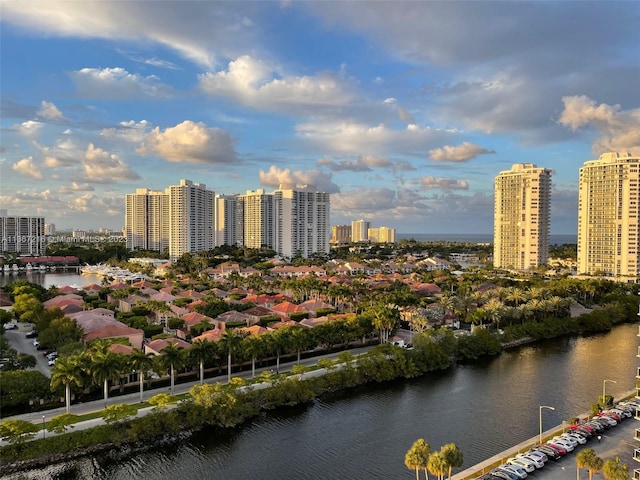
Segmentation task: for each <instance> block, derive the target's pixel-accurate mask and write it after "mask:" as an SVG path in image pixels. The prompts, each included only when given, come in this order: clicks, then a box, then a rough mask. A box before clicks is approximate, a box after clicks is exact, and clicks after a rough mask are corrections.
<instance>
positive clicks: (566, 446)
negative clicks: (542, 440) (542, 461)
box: [549, 437, 578, 452]
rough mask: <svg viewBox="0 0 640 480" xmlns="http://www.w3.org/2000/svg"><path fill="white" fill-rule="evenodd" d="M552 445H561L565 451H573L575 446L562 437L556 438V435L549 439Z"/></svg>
mask: <svg viewBox="0 0 640 480" xmlns="http://www.w3.org/2000/svg"><path fill="white" fill-rule="evenodd" d="M549 443H551V444H552V445H560V446H561V447H564V449H565V450H566V451H567V452H573V450H574V448H575V446H574V445H573V444H572V443H571V442H569V441H568V440H565V439H563V438H558V437H554V438H552V439H551V441H550V442H549ZM577 444H578V442H576V445H577Z"/></svg>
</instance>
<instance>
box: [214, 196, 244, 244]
mask: <svg viewBox="0 0 640 480" xmlns="http://www.w3.org/2000/svg"><path fill="white" fill-rule="evenodd" d="M214 215H215V219H216V228H215V230H216V240H215V241H216V246H220V245H242V232H243V230H244V229H243V227H242V215H241V212H239V207H238V195H216V197H215V214H214Z"/></svg>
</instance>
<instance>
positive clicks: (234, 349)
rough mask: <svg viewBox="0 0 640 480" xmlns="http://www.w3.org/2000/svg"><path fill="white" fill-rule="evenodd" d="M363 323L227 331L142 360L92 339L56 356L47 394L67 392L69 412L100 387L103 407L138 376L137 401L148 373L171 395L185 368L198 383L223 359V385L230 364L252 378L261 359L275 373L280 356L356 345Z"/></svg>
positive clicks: (361, 320) (170, 346)
mask: <svg viewBox="0 0 640 480" xmlns="http://www.w3.org/2000/svg"><path fill="white" fill-rule="evenodd" d="M371 328H372V327H371V326H370V325H369V324H368V323H367V321H366V319H364V318H358V317H353V318H349V319H346V320H334V321H330V322H326V323H324V324H321V325H319V326H317V327H315V328H313V329H310V328H307V327H303V326H300V325H291V326H284V327H282V328H279V329H278V330H274V331H272V332H269V333H265V334H262V335H246V334H244V332H241V331H237V330H234V329H228V330H226V331H225V332H224V333H223V334H222V337H221V338H220V340H219V341H217V342H211V341H207V340H196V341H194V342H193V343H192V344H191V346H190V347H189V348H186V349H183V348H180V347H178V346H177V345H176V344H175V343H172V342H171V341H170V340H169V341H168V344H167V346H166V347H164V348H163V349H162V351H161V354H160V355H158V356H149V355H146V354H145V353H144V352H143V351H142V350H137V349H135V350H134V351H133V353H131V354H129V355H123V354H117V353H114V352H113V351H112V350H110V349H109V346H110V345H111V343H113V342H112V341H104V340H96V341H94V342H92V343H91V345H90V346H89V348H87V349H86V350H85V351H83V352H81V353H79V354H75V355H70V356H64V357H60V358H58V359H57V360H56V363H55V364H54V366H53V368H52V376H51V389H52V391H55V390H57V389H58V388H60V387H64V389H65V403H66V408H67V412H69V409H70V405H71V387H72V386H75V387H78V388H80V387H83V388H88V387H91V386H100V387H101V388H102V389H103V396H104V401H105V405H106V402H107V399H108V395H109V391H110V384H113V383H115V382H118V381H120V380H121V378H123V377H126V378H128V377H130V376H131V375H136V376H137V378H138V382H139V385H140V401H141V402H142V396H143V391H144V381H145V376H146V375H147V374H148V372H154V373H158V374H166V373H167V372H168V374H169V378H170V392H171V394H172V395H173V393H174V390H175V376H176V372H177V371H179V370H180V369H184V368H193V367H197V368H198V370H199V379H200V383H203V381H204V370H205V366H207V365H216V364H217V365H218V367H220V363H221V362H222V361H223V359H224V358H225V357H226V364H227V365H226V369H227V377H228V378H227V380H228V381H230V380H231V373H232V365H233V362H234V360H235V361H236V362H239V361H248V360H250V361H251V374H252V377H255V371H256V363H257V362H259V361H260V360H266V359H275V362H276V369H277V370H278V371H279V369H280V357H281V355H284V354H291V353H295V354H296V355H297V361H298V363H299V362H300V358H301V354H302V352H304V351H307V350H310V349H313V348H316V347H317V346H319V345H322V346H324V347H325V348H331V347H332V346H335V345H339V344H346V343H348V342H353V341H355V340H359V339H361V338H363V337H364V336H366V335H368V334H370V333H371Z"/></svg>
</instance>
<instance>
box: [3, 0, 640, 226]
mask: <svg viewBox="0 0 640 480" xmlns="http://www.w3.org/2000/svg"><path fill="white" fill-rule="evenodd" d="M0 10H1V15H0V19H1V20H0V22H1V23H0V43H1V45H2V56H1V65H0V66H1V68H0V81H1V84H2V99H1V110H0V128H1V129H2V130H1V131H2V135H1V138H0V142H1V143H0V208H2V209H6V210H8V211H9V212H10V214H11V215H20V216H30V217H34V216H37V217H44V218H45V219H46V222H47V223H51V224H55V225H56V228H57V229H58V230H61V231H62V230H70V229H84V230H97V229H99V228H107V229H112V230H116V231H121V230H122V229H123V227H124V217H125V202H124V196H125V194H126V193H131V192H135V191H136V189H138V188H149V189H151V190H162V189H164V188H165V186H166V185H172V184H175V183H176V182H177V181H179V179H181V178H190V179H192V180H193V181H194V182H199V183H202V184H206V185H207V187H208V188H210V189H211V190H213V191H214V192H215V193H216V194H218V195H231V194H235V193H240V194H242V193H244V192H246V191H247V190H251V189H256V188H264V189H269V190H273V189H275V188H278V185H280V184H283V183H288V184H313V185H315V186H317V188H318V189H319V190H321V191H325V192H327V193H330V194H331V224H332V225H342V224H350V222H351V221H352V220H353V219H363V220H364V221H367V222H371V223H372V224H375V225H385V226H388V227H390V228H395V229H396V231H397V233H398V235H401V234H403V233H407V234H427V233H442V234H447V233H451V234H475V233H478V234H491V233H492V232H493V205H494V195H493V179H494V178H495V176H496V175H498V173H499V172H501V171H503V170H505V169H508V168H509V167H510V166H511V165H513V164H515V163H532V164H536V165H538V166H539V167H542V168H548V169H551V170H553V177H552V178H553V184H552V188H551V234H569V235H572V234H575V233H576V231H577V228H578V181H579V169H580V167H581V166H582V165H583V164H584V163H585V162H586V161H588V160H595V159H597V158H598V157H599V155H600V154H602V153H605V152H609V151H612V152H631V153H633V154H635V155H638V154H640V90H638V88H637V85H638V84H640V59H639V58H638V50H639V49H640V32H639V31H638V29H637V25H636V24H637V19H638V17H639V16H640V4H639V3H638V2H600V1H595V2H566V1H564V2H557V1H548V2H493V1H486V2H444V1H442V2H440V1H432V2H431V1H430V2H415V1H402V0H400V1H398V2H347V1H345V2H321V1H305V2H291V1H280V2H276V1H271V2H269V1H261V2H257V1H246V2H244V1H243V2H225V1H220V2H195V1H189V0H187V1H181V2H177V1H162V2H141V1H130V0H122V1H100V2H96V1H90V0H87V1H82V2H71V1H62V0H47V1H44V0H32V1H29V2H21V1H15V0H0Z"/></svg>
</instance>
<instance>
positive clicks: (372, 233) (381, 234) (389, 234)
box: [368, 227, 396, 243]
mask: <svg viewBox="0 0 640 480" xmlns="http://www.w3.org/2000/svg"><path fill="white" fill-rule="evenodd" d="M368 238H369V241H370V242H371V243H395V241H396V229H395V228H390V227H377V228H370V229H369V231H368Z"/></svg>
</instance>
